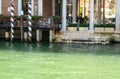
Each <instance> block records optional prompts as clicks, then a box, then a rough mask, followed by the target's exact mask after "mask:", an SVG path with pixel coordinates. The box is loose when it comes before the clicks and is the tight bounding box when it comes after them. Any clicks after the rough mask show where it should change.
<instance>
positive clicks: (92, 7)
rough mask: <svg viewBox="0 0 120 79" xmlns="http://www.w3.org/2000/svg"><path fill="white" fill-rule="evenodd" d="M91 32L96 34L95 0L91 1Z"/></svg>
mask: <svg viewBox="0 0 120 79" xmlns="http://www.w3.org/2000/svg"><path fill="white" fill-rule="evenodd" d="M89 31H90V32H94V0H90V25H89Z"/></svg>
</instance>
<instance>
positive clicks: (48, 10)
mask: <svg viewBox="0 0 120 79" xmlns="http://www.w3.org/2000/svg"><path fill="white" fill-rule="evenodd" d="M52 1H53V0H43V16H52Z"/></svg>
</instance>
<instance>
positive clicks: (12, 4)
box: [10, 0, 14, 42]
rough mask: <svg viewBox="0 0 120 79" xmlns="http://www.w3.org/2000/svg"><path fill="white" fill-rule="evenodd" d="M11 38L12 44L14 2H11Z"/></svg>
mask: <svg viewBox="0 0 120 79" xmlns="http://www.w3.org/2000/svg"><path fill="white" fill-rule="evenodd" d="M10 15H11V18H10V26H11V28H10V37H11V42H12V41H13V38H14V0H12V1H11V7H10Z"/></svg>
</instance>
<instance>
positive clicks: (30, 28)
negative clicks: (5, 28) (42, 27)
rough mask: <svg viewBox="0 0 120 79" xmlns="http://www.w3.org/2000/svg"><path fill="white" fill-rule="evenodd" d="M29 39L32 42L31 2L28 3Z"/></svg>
mask: <svg viewBox="0 0 120 79" xmlns="http://www.w3.org/2000/svg"><path fill="white" fill-rule="evenodd" d="M28 39H29V41H31V40H32V6H31V0H29V1H28Z"/></svg>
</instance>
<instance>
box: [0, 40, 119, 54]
mask: <svg viewBox="0 0 120 79" xmlns="http://www.w3.org/2000/svg"><path fill="white" fill-rule="evenodd" d="M119 46H120V44H108V45H97V44H94V45H87V44H64V43H23V42H13V43H11V42H5V41H0V50H8V51H19V52H35V53H39V52H40V53H41V52H43V53H45V52H50V53H82V54H95V55H120V48H119Z"/></svg>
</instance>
